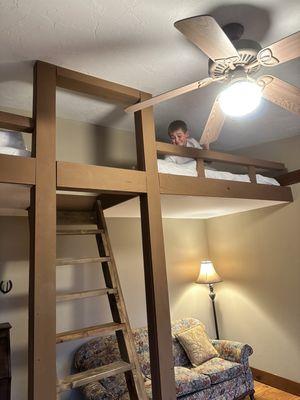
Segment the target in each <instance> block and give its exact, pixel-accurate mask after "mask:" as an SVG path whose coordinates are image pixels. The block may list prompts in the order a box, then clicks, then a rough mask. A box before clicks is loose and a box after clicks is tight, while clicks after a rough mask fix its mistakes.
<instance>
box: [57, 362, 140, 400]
mask: <svg viewBox="0 0 300 400" xmlns="http://www.w3.org/2000/svg"><path fill="white" fill-rule="evenodd" d="M132 369H133V367H132V366H131V364H129V363H126V362H125V361H117V362H114V363H111V364H107V365H103V366H102V367H98V368H94V369H90V370H88V371H84V372H79V373H78V374H74V375H70V376H68V377H66V378H64V379H62V380H60V381H59V382H58V384H57V392H58V393H60V392H64V391H66V390H71V389H73V388H77V387H79V386H83V385H86V384H87V383H90V382H95V381H99V380H101V379H105V378H108V377H110V376H115V375H118V374H121V373H123V372H126V371H130V370H132Z"/></svg>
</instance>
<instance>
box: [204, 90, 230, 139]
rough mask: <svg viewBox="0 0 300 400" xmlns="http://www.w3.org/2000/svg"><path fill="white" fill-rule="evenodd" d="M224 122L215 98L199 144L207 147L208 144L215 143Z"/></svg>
mask: <svg viewBox="0 0 300 400" xmlns="http://www.w3.org/2000/svg"><path fill="white" fill-rule="evenodd" d="M224 122H225V115H224V113H223V111H222V110H221V107H220V104H219V99H218V97H217V98H216V100H215V102H214V104H213V107H212V109H211V112H210V114H209V117H208V120H207V122H206V125H205V127H204V130H203V133H202V136H201V138H200V144H206V145H208V144H209V143H212V142H215V141H216V140H217V139H218V137H219V135H220V132H221V129H222V127H223V125H224Z"/></svg>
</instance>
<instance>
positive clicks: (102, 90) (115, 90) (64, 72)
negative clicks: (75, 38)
mask: <svg viewBox="0 0 300 400" xmlns="http://www.w3.org/2000/svg"><path fill="white" fill-rule="evenodd" d="M57 86H59V87H62V88H64V89H69V90H74V91H76V92H80V93H85V94H88V95H91V96H96V97H99V98H101V99H104V100H106V101H110V102H113V103H120V104H124V105H127V104H132V103H135V102H137V101H138V100H139V99H140V93H141V92H140V91H139V90H136V89H133V88H130V87H128V86H124V85H120V84H118V83H114V82H109V81H105V80H104V79H100V78H96V77H94V76H91V75H86V74H83V73H81V72H77V71H72V70H70V69H66V68H61V67H57Z"/></svg>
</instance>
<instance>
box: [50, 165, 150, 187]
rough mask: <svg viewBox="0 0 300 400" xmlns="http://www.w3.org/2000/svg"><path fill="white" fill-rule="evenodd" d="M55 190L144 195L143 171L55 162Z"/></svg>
mask: <svg viewBox="0 0 300 400" xmlns="http://www.w3.org/2000/svg"><path fill="white" fill-rule="evenodd" d="M57 188H58V189H67V190H83V191H93V190H95V191H106V192H119V193H122V192H123V193H127V192H129V193H145V192H146V190H147V188H146V175H145V173H144V172H143V171H135V170H129V169H121V168H111V167H99V166H96V165H86V164H78V163H72V162H66V161H58V162H57Z"/></svg>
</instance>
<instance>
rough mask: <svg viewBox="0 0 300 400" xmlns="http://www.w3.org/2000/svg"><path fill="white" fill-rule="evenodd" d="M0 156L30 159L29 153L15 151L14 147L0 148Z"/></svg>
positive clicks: (19, 150) (20, 150)
mask: <svg viewBox="0 0 300 400" xmlns="http://www.w3.org/2000/svg"><path fill="white" fill-rule="evenodd" d="M0 154H9V155H12V156H23V157H30V151H27V150H22V149H16V148H15V147H8V146H0Z"/></svg>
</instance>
